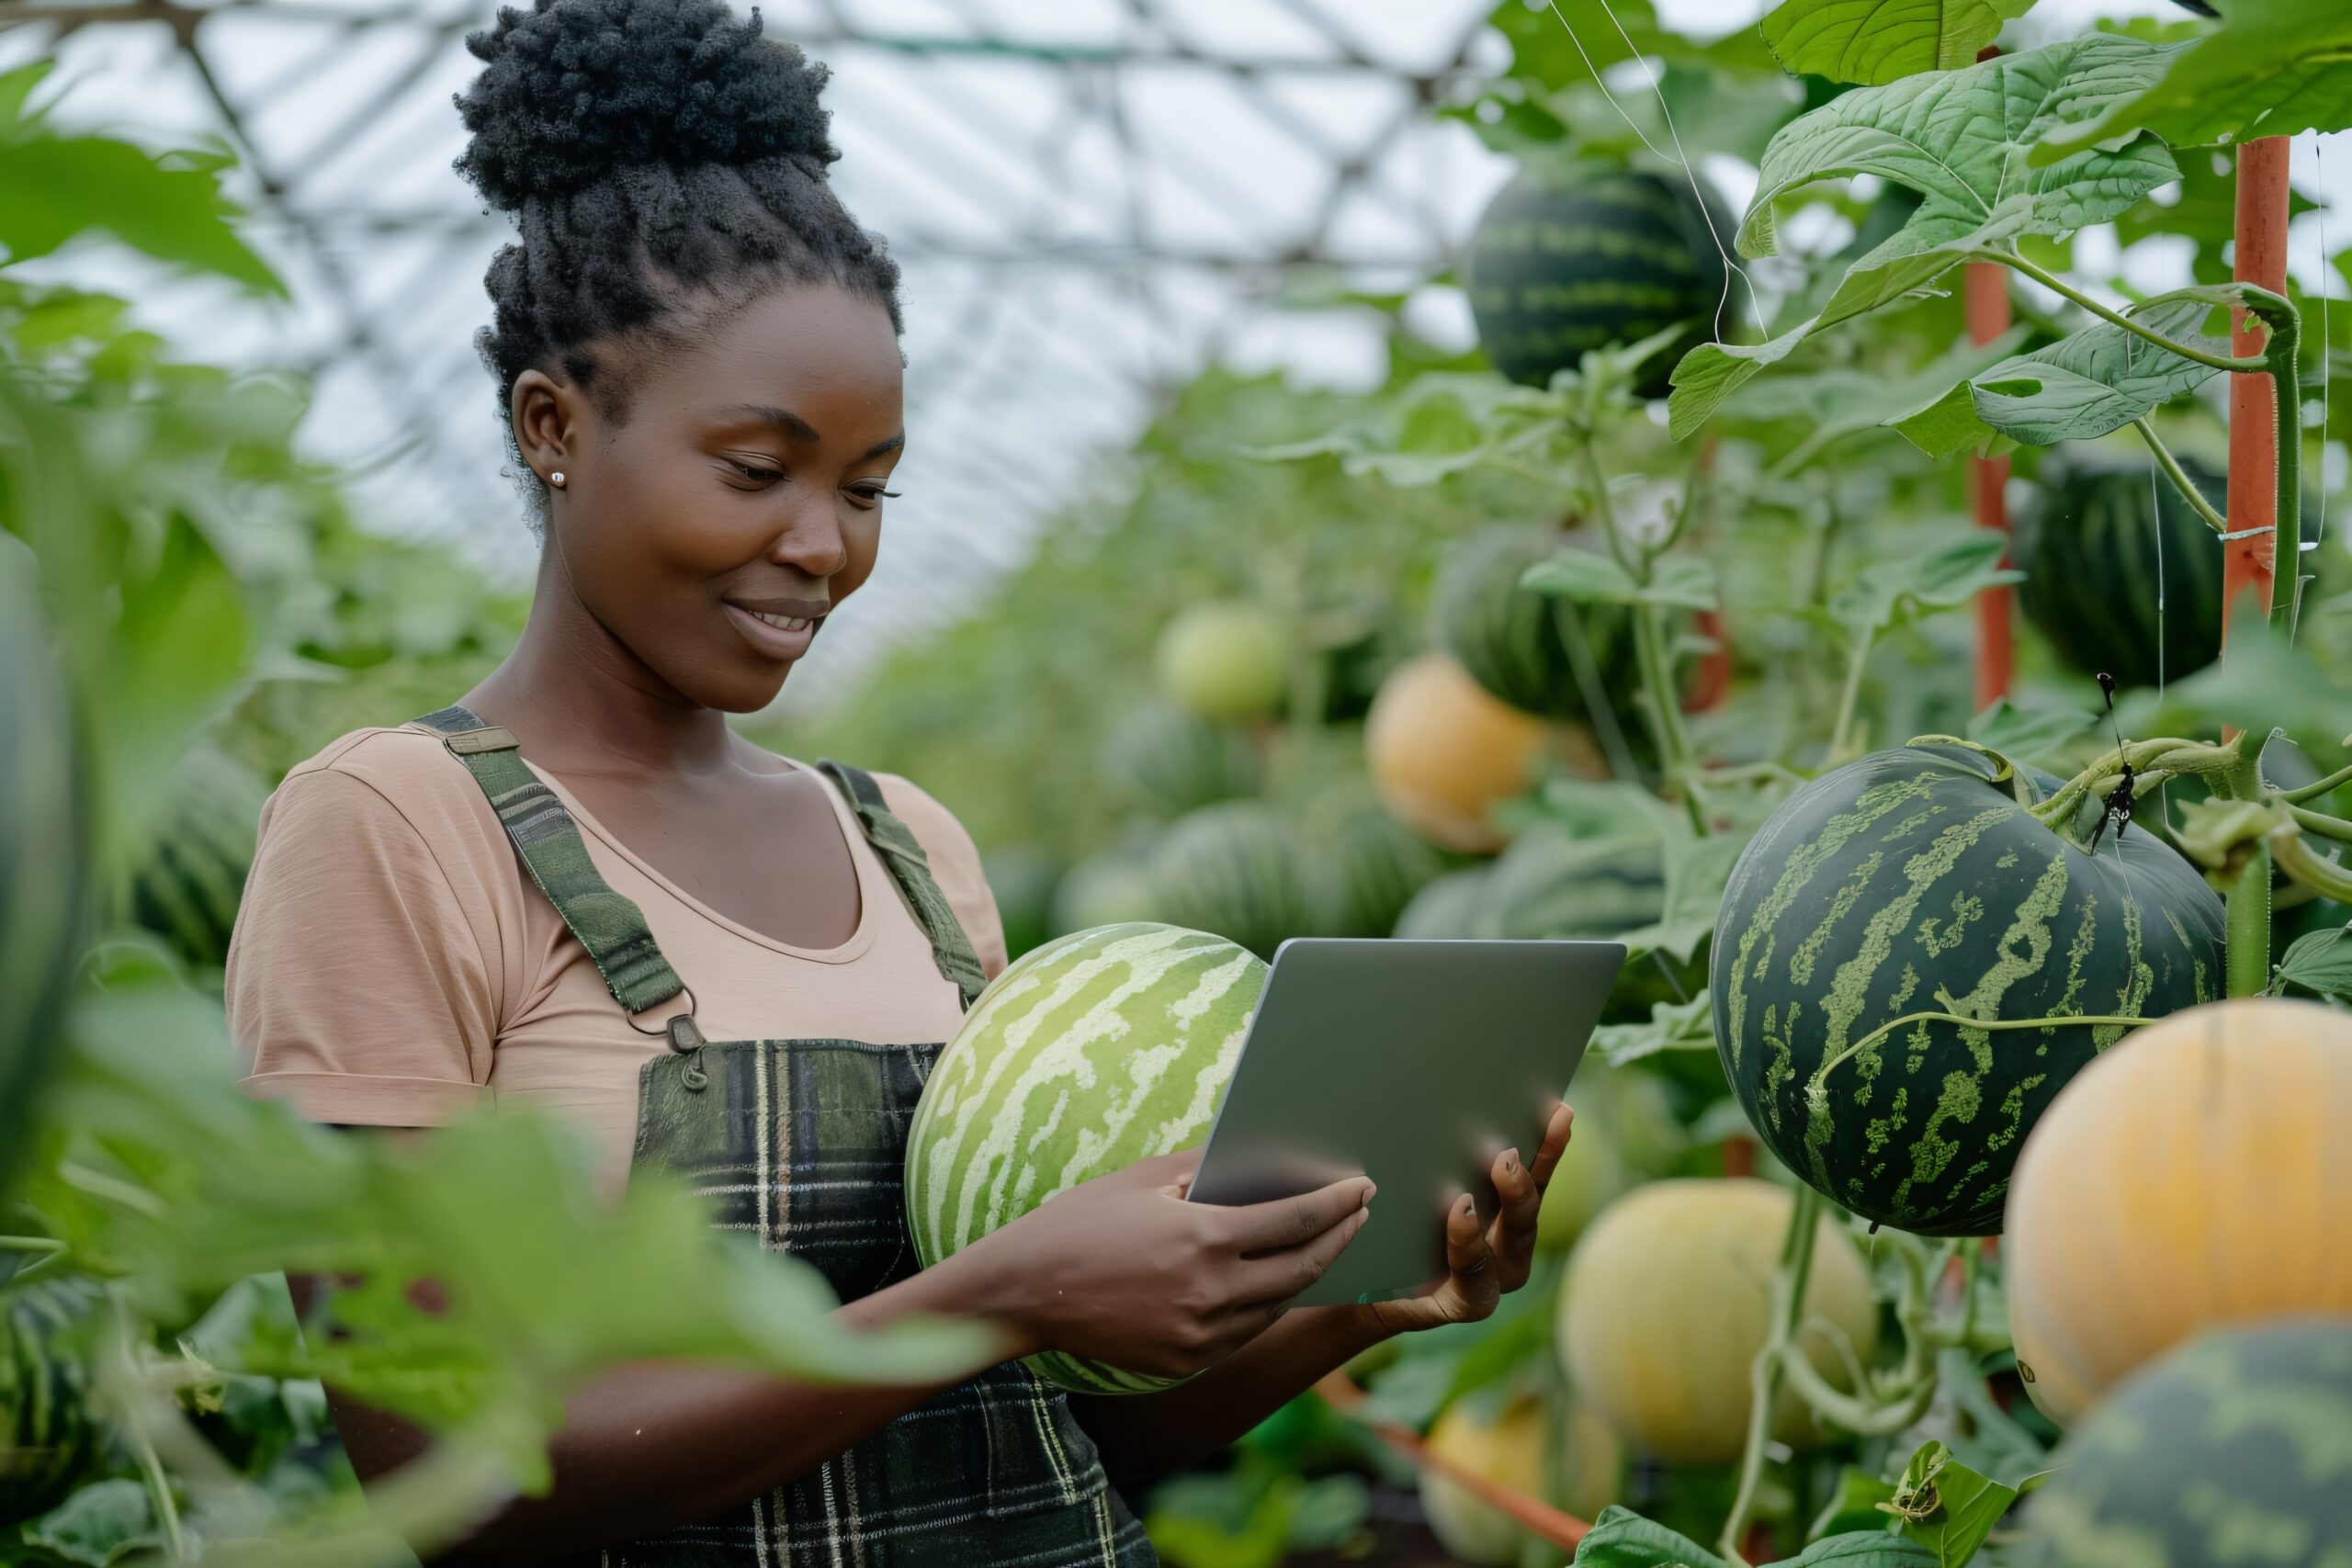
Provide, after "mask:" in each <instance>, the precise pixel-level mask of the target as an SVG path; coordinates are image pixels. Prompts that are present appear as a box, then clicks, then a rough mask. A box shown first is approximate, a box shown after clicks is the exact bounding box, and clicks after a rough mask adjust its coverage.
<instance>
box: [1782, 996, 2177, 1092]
mask: <svg viewBox="0 0 2352 1568" xmlns="http://www.w3.org/2000/svg"><path fill="white" fill-rule="evenodd" d="M2147 1021H2148V1020H2146V1019H2144V1018H2134V1017H2128V1016H2126V1015H2124V1014H2121V1013H2103V1012H2085V1013H2071V1012H2070V1013H2050V1014H2048V1015H2046V1016H2044V1017H2041V1018H1969V1017H1966V1016H1964V1015H1962V1014H1961V1013H1956V1012H1906V1013H1905V1014H1904V1015H1903V1016H1902V1017H1901V1018H1890V1019H1888V1020H1887V1021H1885V1022H1884V1023H1882V1024H1880V1025H1879V1026H1878V1027H1877V1028H1876V1029H1873V1030H1871V1032H1869V1033H1867V1034H1865V1035H1863V1036H1862V1037H1861V1038H1860V1039H1859V1040H1857V1041H1855V1042H1854V1043H1852V1044H1851V1045H1849V1046H1847V1047H1846V1048H1845V1049H1844V1050H1842V1051H1840V1052H1838V1054H1837V1055H1835V1056H1832V1057H1830V1058H1829V1059H1828V1060H1827V1061H1826V1062H1824V1063H1822V1064H1821V1066H1818V1067H1815V1069H1814V1070H1813V1077H1812V1079H1811V1080H1810V1081H1809V1082H1808V1083H1807V1084H1806V1085H1805V1095H1806V1097H1807V1098H1808V1099H1810V1098H1812V1097H1814V1096H1816V1095H1826V1093H1828V1089H1827V1087H1826V1086H1827V1085H1828V1082H1829V1073H1830V1069H1832V1068H1833V1067H1842V1066H1845V1065H1846V1064H1847V1063H1848V1062H1850V1061H1852V1060H1853V1059H1854V1058H1855V1057H1856V1056H1858V1055H1861V1054H1862V1052H1864V1051H1865V1050H1867V1049H1869V1048H1870V1047H1871V1046H1872V1045H1875V1044H1876V1043H1878V1042H1880V1041H1882V1040H1883V1039H1885V1038H1886V1037H1887V1036H1888V1035H1890V1034H1892V1033H1894V1032H1895V1031H1896V1030H1898V1029H1900V1028H1902V1027H1903V1026H1904V1025H1905V1024H1906V1023H1956V1024H1959V1025H1960V1026H1961V1027H1962V1028H1963V1029H1985V1030H1992V1031H1995V1032H1998V1031H2001V1030H2005V1029H2054V1028H2057V1027H2059V1026H2061V1025H2069V1024H2077V1023H2087V1024H2094V1025H2097V1024H2104V1023H2121V1024H2129V1025H2131V1026H2132V1027H2134V1028H2136V1027H2138V1026H2139V1025H2141V1024H2143V1023H2146V1022H2147Z"/></svg>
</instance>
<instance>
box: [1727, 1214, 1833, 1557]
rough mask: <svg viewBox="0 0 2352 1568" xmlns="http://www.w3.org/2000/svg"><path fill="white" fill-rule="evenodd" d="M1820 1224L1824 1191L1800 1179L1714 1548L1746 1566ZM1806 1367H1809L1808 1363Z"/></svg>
mask: <svg viewBox="0 0 2352 1568" xmlns="http://www.w3.org/2000/svg"><path fill="white" fill-rule="evenodd" d="M1820 1229H1821V1194H1820V1193H1818V1192H1816V1191H1815V1190H1813V1189H1812V1188H1811V1187H1808V1186H1804V1185H1802V1184H1800V1185H1799V1186H1798V1188H1797V1190H1796V1201H1794V1202H1793V1203H1792V1204H1791V1205H1790V1208H1789V1228H1788V1231H1787V1234H1786V1235H1783V1236H1782V1238H1781V1265H1780V1267H1779V1268H1778V1269H1775V1270H1773V1273H1772V1329H1771V1337H1770V1338H1768V1339H1767V1340H1766V1341H1765V1342H1764V1348H1762V1349H1761V1350H1758V1352H1756V1359H1755V1360H1754V1361H1753V1362H1752V1363H1750V1364H1749V1367H1748V1372H1747V1386H1748V1398H1749V1400H1750V1401H1751V1403H1750V1404H1749V1406H1748V1411H1747V1447H1746V1448H1744V1449H1743V1450H1741V1451H1740V1459H1739V1490H1738V1492H1737V1493H1736V1495H1734V1496H1733V1498H1732V1505H1731V1513H1730V1514H1729V1515H1728V1516H1727V1517H1725V1518H1724V1532H1723V1535H1722V1537H1721V1538H1720V1539H1719V1540H1717V1541H1716V1543H1715V1549H1716V1550H1717V1551H1720V1552H1722V1553H1723V1554H1724V1557H1725V1558H1727V1559H1729V1560H1730V1561H1731V1562H1736V1563H1738V1564H1741V1565H1742V1568H1746V1564H1747V1558H1746V1557H1744V1556H1742V1555H1741V1554H1740V1550H1739V1548H1740V1542H1741V1540H1742V1538H1743V1537H1745V1536H1746V1535H1747V1517H1748V1515H1749V1514H1751V1513H1753V1512H1755V1509H1756V1489H1757V1485H1758V1483H1759V1482H1760V1481H1761V1480H1762V1479H1763V1475H1764V1450H1765V1446H1766V1445H1767V1444H1769V1443H1770V1441H1771V1440H1772V1416H1773V1411H1774V1407H1775V1406H1776V1405H1777V1404H1779V1402H1780V1397H1781V1377H1782V1376H1783V1374H1785V1373H1786V1372H1787V1371H1788V1366H1787V1358H1788V1357H1789V1356H1790V1355H1792V1354H1801V1353H1802V1352H1800V1351H1797V1350H1796V1348H1795V1343H1794V1342H1795V1339H1796V1331H1797V1325H1798V1324H1800V1323H1801V1322H1803V1321H1804V1290H1805V1283H1806V1281H1807V1280H1808V1279H1809V1278H1810V1277H1811V1276H1812V1273H1813V1244H1814V1237H1815V1235H1816V1234H1817V1233H1818V1232H1819V1230H1820ZM1808 1370H1810V1369H1809V1368H1808Z"/></svg>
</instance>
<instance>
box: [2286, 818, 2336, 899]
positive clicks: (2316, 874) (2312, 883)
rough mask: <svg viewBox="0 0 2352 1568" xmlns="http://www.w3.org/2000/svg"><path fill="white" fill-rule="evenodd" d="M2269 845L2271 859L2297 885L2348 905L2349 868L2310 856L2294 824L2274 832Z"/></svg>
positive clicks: (2311, 854) (2316, 856)
mask: <svg viewBox="0 0 2352 1568" xmlns="http://www.w3.org/2000/svg"><path fill="white" fill-rule="evenodd" d="M2269 843H2270V857H2271V859H2272V860H2274V861H2276V862H2277V863H2278V869H2279V870H2281V871H2283V872H2285V873H2286V874H2288V875H2289V876H2291V877H2293V878H2294V879H2295V881H2296V883H2297V884H2298V885H2299V886H2303V887H2308V888H2310V889H2311V890H2312V892H2314V893H2317V894H2319V895H2320V896H2321V897H2326V898H2334V899H2337V900H2339V901H2341V902H2345V903H2352V868H2346V867H2345V866H2342V865H2339V864H2337V863H2335V862H2334V861H2332V860H2326V859H2324V858H2322V857H2321V856H2319V855H2315V854H2313V853H2312V850H2311V846H2310V845H2308V844H2306V843H2304V842H2303V836H2302V834H2301V832H2300V831H2298V830H2295V828H2294V824H2292V823H2288V824H2286V825H2284V826H2282V827H2279V828H2277V829H2273V830H2272V831H2271V834H2270V840H2269Z"/></svg>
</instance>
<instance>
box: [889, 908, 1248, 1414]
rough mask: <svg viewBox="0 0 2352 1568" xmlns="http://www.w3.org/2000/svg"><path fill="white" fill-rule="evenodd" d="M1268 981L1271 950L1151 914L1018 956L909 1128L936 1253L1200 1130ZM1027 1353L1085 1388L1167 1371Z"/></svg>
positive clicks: (916, 1202) (953, 1048)
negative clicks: (1266, 954)
mask: <svg viewBox="0 0 2352 1568" xmlns="http://www.w3.org/2000/svg"><path fill="white" fill-rule="evenodd" d="M1265 984H1266V965H1265V964H1264V963H1263V962H1262V961H1261V960H1260V959H1259V958H1258V957H1257V956H1256V955H1255V954H1253V953H1249V952H1247V951H1245V950H1243V949H1242V948H1240V947H1238V946H1236V945H1235V944H1234V943H1232V942H1227V941H1226V940H1225V939H1223V938H1222V937H1216V936H1211V935H1209V934H1207V933H1206V932H1204V931H1184V930H1182V929H1180V928H1178V927H1175V926H1163V925H1152V924H1148V923H1145V922H1140V921H1138V922H1136V923H1133V924H1129V925H1120V926H1105V927H1103V928H1101V929H1099V930H1095V931H1079V932H1076V933H1075V934H1073V935H1070V936H1066V937H1059V938H1057V939H1056V940H1055V941H1053V942H1047V943H1046V945H1045V946H1043V947H1041V948H1039V949H1037V950H1036V951H1035V953H1030V954H1029V955H1028V956H1027V957H1026V958H1023V959H1022V960H1020V961H1019V962H1018V963H1016V964H1011V965H1009V966H1008V967H1007V968H1006V969H1005V970H1004V971H1003V973H1001V974H1000V975H999V976H997V977H996V979H995V980H994V981H992V982H990V984H989V987H988V989H987V990H986V991H984V992H982V993H981V995H980V998H979V999H978V1001H976V1002H975V1003H973V1004H972V1010H971V1011H970V1012H968V1013H967V1014H966V1015H965V1018H964V1025H963V1027H962V1028H961V1029H959V1030H958V1031H957V1032H956V1038H955V1039H954V1040H952V1041H950V1042H949V1043H948V1044H947V1048H946V1049H945V1050H944V1051H943V1052H942V1053H941V1054H940V1057H939V1061H938V1064H937V1065H936V1066H933V1068H932V1072H931V1077H930V1079H929V1081H928V1082H926V1083H925V1084H924V1086H923V1092H922V1101H921V1102H920V1103H919V1104H918V1105H917V1106H916V1107H915V1115H914V1122H913V1124H912V1125H911V1126H910V1128H909V1129H908V1132H907V1173H906V1194H907V1224H908V1225H909V1227H910V1229H911V1230H912V1231H913V1233H914V1241H915V1253H916V1256H918V1257H919V1258H922V1264H923V1267H925V1268H929V1267H931V1266H932V1265H933V1264H935V1263H937V1262H938V1261H939V1260H940V1259H941V1258H946V1257H948V1256H950V1255H951V1254H953V1253H955V1252H956V1250H957V1249H959V1248H961V1247H967V1246H969V1245H970V1244H971V1243H972V1242H974V1241H976V1240H978V1238H979V1237H981V1236H983V1235H988V1234H989V1232H991V1231H993V1230H996V1229H998V1228H999V1227H1000V1226H1002V1225H1005V1224H1011V1223H1012V1221H1014V1220H1016V1219H1018V1218H1020V1217H1021V1216H1022V1215H1023V1214H1025V1213H1028V1212H1029V1211H1030V1210H1032V1209H1035V1208H1036V1207H1037V1206H1038V1205H1039V1204H1040V1203H1043V1202H1045V1201H1046V1200H1047V1199H1049V1198H1051V1197H1053V1196H1054V1194H1056V1193H1057V1192H1061V1191H1064V1190H1067V1189H1069V1188H1071V1187H1075V1186H1077V1185H1078V1184H1079V1183H1080V1182H1081V1181H1085V1180H1088V1179H1091V1178H1093V1177H1097V1176H1102V1175H1105V1174H1107V1173H1109V1172H1111V1171H1114V1170H1123V1169H1125V1168H1126V1167H1128V1166H1130V1165H1133V1164H1134V1163H1135V1162H1136V1161H1137V1160H1139V1159H1148V1158H1149V1157H1150V1156H1154V1155H1163V1154H1171V1153H1173V1152H1175V1151H1176V1150H1179V1149H1185V1148H1191V1147H1192V1146H1193V1145H1196V1144H1198V1143H1200V1142H1201V1140H1202V1139H1203V1138H1204V1137H1206V1136H1207V1134H1208V1129H1209V1122H1210V1120H1211V1118H1213V1117H1214V1116H1215V1115H1216V1108H1217V1106H1218V1105H1219V1104H1220V1103H1221V1102H1222V1101H1223V1100H1224V1098H1225V1089H1226V1085H1227V1084H1228V1083H1230V1082H1231V1081H1232V1078H1233V1066H1234V1063H1235V1061H1236V1060H1237V1059H1238V1057H1239V1055H1240V1053H1241V1039H1242V1035H1243V1033H1244V1032H1245V1031H1246V1030H1247V1028H1248V1025H1249V1021H1250V1013H1251V1012H1252V1010H1255V1009H1256V1007H1257V1005H1258V994H1259V992H1261V990H1263V989H1264V988H1265ZM1028 1364H1029V1366H1030V1368H1031V1370H1032V1371H1035V1372H1036V1373H1037V1375H1038V1376H1039V1377H1042V1378H1044V1379H1045V1380H1046V1382H1051V1383H1053V1384H1055V1385H1056V1386H1057V1387H1060V1388H1066V1389H1069V1390H1070V1391H1072V1392H1073V1393H1148V1392H1150V1391H1151V1390H1153V1389H1156V1388H1164V1387H1167V1386H1168V1380H1166V1379H1161V1378H1155V1377H1150V1376H1147V1375H1145V1374H1142V1373H1136V1372H1126V1371H1119V1370H1118V1369H1116V1368H1113V1367H1106V1366H1103V1365H1101V1364H1100V1363H1097V1362H1092V1361H1088V1360H1085V1359H1080V1358H1077V1357H1072V1356H1067V1355H1062V1354H1059V1353H1057V1352H1047V1353H1046V1354H1043V1355H1038V1356H1033V1357H1031V1358H1030V1359H1029V1363H1028Z"/></svg>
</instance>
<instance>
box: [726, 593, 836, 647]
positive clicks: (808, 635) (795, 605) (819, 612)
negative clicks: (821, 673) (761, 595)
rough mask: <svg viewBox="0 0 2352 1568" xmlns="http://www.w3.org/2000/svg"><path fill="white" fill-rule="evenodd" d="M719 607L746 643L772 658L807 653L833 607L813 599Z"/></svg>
mask: <svg viewBox="0 0 2352 1568" xmlns="http://www.w3.org/2000/svg"><path fill="white" fill-rule="evenodd" d="M719 604H722V605H723V606H725V608H726V610H727V616H728V619H729V620H731V621H733V622H734V623H735V626H736V628H737V629H738V630H739V631H741V633H742V634H743V640H744V641H746V642H748V643H750V644H751V645H752V649H753V650H754V651H756V652H758V653H760V654H762V655H763V656H764V657H766V658H769V659H797V658H799V657H800V656H801V655H802V654H804V653H806V652H808V651H809V643H811V642H812V641H814V640H815V639H816V636H817V627H818V626H819V625H820V623H821V622H822V621H823V620H824V618H825V614H826V612H827V611H828V610H830V609H831V605H830V604H826V603H824V602H822V601H820V600H813V599H753V600H738V599H722V600H720V601H719Z"/></svg>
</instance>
